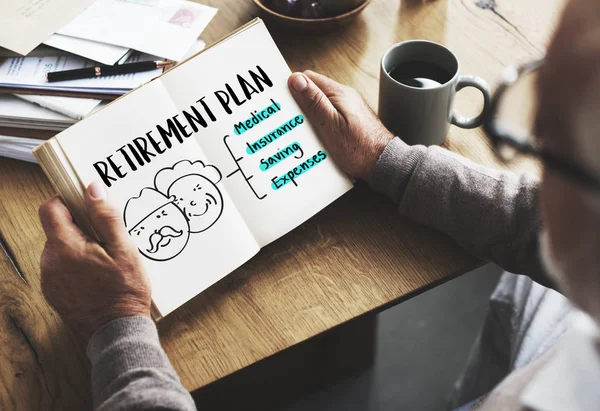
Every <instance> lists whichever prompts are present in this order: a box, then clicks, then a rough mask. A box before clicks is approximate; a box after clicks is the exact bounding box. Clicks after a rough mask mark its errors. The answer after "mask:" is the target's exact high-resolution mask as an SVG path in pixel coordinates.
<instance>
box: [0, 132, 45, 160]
mask: <svg viewBox="0 0 600 411" xmlns="http://www.w3.org/2000/svg"><path fill="white" fill-rule="evenodd" d="M43 143H45V140H39V139H36V138H24V137H10V136H0V157H6V158H13V159H15V160H21V161H27V162H30V163H37V160H36V159H35V157H34V156H33V154H32V152H33V149H34V148H36V147H37V146H39V145H40V144H43Z"/></svg>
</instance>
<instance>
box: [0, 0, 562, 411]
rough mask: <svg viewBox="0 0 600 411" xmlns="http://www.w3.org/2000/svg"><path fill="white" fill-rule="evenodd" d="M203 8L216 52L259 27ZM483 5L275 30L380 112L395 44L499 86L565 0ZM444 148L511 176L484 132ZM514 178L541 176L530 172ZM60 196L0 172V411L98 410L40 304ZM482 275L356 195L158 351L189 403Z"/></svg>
mask: <svg viewBox="0 0 600 411" xmlns="http://www.w3.org/2000/svg"><path fill="white" fill-rule="evenodd" d="M202 3H204V4H209V5H212V6H215V7H218V8H219V13H218V14H217V16H216V17H215V19H214V20H213V21H212V22H211V24H210V25H209V27H208V28H207V30H206V31H205V33H203V34H202V36H201V38H203V39H204V40H206V42H207V43H208V44H210V43H212V42H213V41H215V40H217V39H219V38H220V37H222V36H224V35H225V34H227V33H228V32H230V31H231V30H233V29H235V28H236V27H238V26H239V25H241V24H243V23H245V22H247V21H248V20H250V19H251V18H253V17H255V16H256V15H259V13H258V9H257V8H256V6H255V5H254V4H253V2H252V1H251V0H243V1H242V0H223V1H217V0H209V1H202ZM486 3H487V4H491V3H493V2H491V1H488V2H486V1H479V2H478V3H476V1H475V0H437V1H432V2H431V1H421V0H401V1H399V0H375V1H373V2H372V4H371V5H369V6H368V7H367V8H366V9H365V11H364V12H363V13H362V15H361V16H360V17H359V18H358V19H357V20H356V21H355V22H354V23H353V24H351V25H350V26H347V27H344V28H341V29H338V30H336V31H332V32H329V33H322V34H311V35H310V36H307V35H305V34H302V33H294V32H290V31H289V30H283V29H279V28H278V29H273V30H272V34H273V37H274V38H275V41H276V42H277V44H278V46H279V47H280V49H281V51H282V53H283V55H284V57H285V58H286V60H287V61H288V63H289V64H290V66H291V68H292V69H293V70H303V69H312V70H315V71H319V72H321V73H323V74H326V75H329V76H331V77H333V78H335V79H336V80H338V81H340V82H344V83H347V84H350V85H352V86H353V87H355V88H357V89H358V90H359V91H360V92H361V93H362V94H363V95H364V96H365V98H366V100H367V101H368V102H369V104H370V105H371V106H372V107H373V108H376V105H377V93H378V91H377V88H378V76H379V61H380V58H381V56H382V55H383V53H384V52H385V50H386V49H387V48H389V47H390V46H391V45H392V44H394V43H396V42H399V41H402V40H407V39H415V38H424V39H429V40H433V41H437V42H441V43H444V44H446V45H448V46H449V47H450V48H451V49H452V50H453V51H454V52H455V53H456V54H457V56H458V57H459V59H460V61H461V72H462V73H463V74H475V75H479V76H482V77H484V78H486V79H488V80H489V81H490V82H492V83H493V82H494V80H495V79H496V78H497V76H498V73H499V71H500V70H501V69H502V68H503V66H505V65H507V64H511V63H515V62H520V61H523V60H526V59H528V58H530V57H532V56H537V55H539V54H541V53H542V52H543V50H544V47H545V44H546V43H547V40H548V38H549V36H550V35H551V32H552V27H553V26H554V24H555V22H556V19H557V17H558V13H559V11H560V9H561V8H562V6H563V4H564V1H563V0H530V1H528V2H522V1H519V0H498V1H497V2H496V3H497V7H496V8H495V9H486V8H483V7H482V6H483V5H484V4H486ZM478 4H479V5H478ZM256 52H257V53H260V46H259V45H257V46H256ZM480 104H481V103H480V96H479V95H478V94H477V92H474V91H470V90H467V91H463V92H460V93H459V95H458V97H457V101H456V109H457V110H458V111H460V112H461V113H463V114H475V113H476V112H477V110H478V109H479V107H480ZM446 146H447V147H448V148H449V149H451V150H453V151H455V152H458V153H461V154H463V155H465V156H467V157H469V158H471V159H473V160H475V161H477V162H479V163H482V164H486V165H489V166H493V167H502V165H501V164H499V163H498V162H497V161H496V160H495V159H494V157H493V155H492V153H491V151H490V148H489V144H488V142H487V141H486V139H485V138H484V136H483V134H482V132H481V131H480V130H475V131H466V130H461V129H458V128H455V127H452V129H451V132H450V135H449V139H448V141H447V143H446ZM512 167H514V169H515V170H516V171H524V170H527V171H533V172H536V171H537V170H536V166H535V165H534V164H532V163H530V162H527V161H523V162H520V163H517V164H514V165H513V166H512ZM52 195H53V192H52V189H51V187H50V185H49V183H48V181H47V180H46V178H45V177H44V175H43V174H42V172H41V170H40V169H39V167H38V166H37V165H32V164H26V163H22V162H17V161H12V160H7V159H0V238H1V240H2V244H3V248H4V250H3V251H0V280H1V282H0V310H1V317H0V341H1V343H2V347H1V348H0V350H1V351H0V353H1V354H0V409H2V410H12V409H16V410H27V409H32V410H45V409H87V408H89V407H90V403H91V400H90V392H89V365H88V363H87V359H86V357H85V351H84V349H85V347H83V345H82V344H81V342H80V341H78V340H77V339H76V338H75V337H74V335H73V334H72V333H71V331H70V330H69V329H67V328H66V327H65V326H64V324H63V323H62V321H61V320H60V318H59V317H58V316H57V315H56V313H55V312H54V311H52V309H51V308H50V307H49V305H48V304H47V303H46V302H45V300H44V298H43V296H42V294H41V291H40V281H39V280H40V278H39V256H40V254H41V252H42V249H43V244H44V235H43V232H42V229H41V226H40V223H39V221H38V215H37V209H38V207H39V205H40V204H41V203H42V202H43V201H44V200H45V199H47V198H49V197H50V196H52ZM223 258H227V254H226V249H225V248H224V250H223ZM478 264H479V262H478V261H476V260H475V259H474V258H472V257H470V256H468V255H466V254H465V253H464V252H462V251H461V250H460V249H459V248H458V246H457V245H455V244H454V243H453V242H452V241H450V240H449V239H448V238H447V237H446V236H444V235H443V234H441V233H438V232H435V231H433V230H430V229H427V228H425V227H421V226H418V225H417V224H415V223H412V222H410V221H407V220H405V219H403V218H400V217H398V216H397V214H396V211H395V208H394V206H393V205H392V204H391V203H390V202H389V201H387V200H386V199H385V198H383V197H381V196H378V195H374V194H373V193H371V192H370V191H369V189H368V188H367V187H365V186H364V185H362V184H359V185H358V186H357V188H356V189H355V190H353V191H351V192H350V193H348V194H347V195H345V196H344V197H343V198H342V199H340V200H338V201H337V202H336V203H334V204H333V205H332V206H330V207H329V208H327V209H326V210H324V211H323V212H321V213H320V214H319V215H317V216H316V217H315V218H313V219H311V220H310V221H308V222H307V223H305V224H303V225H302V226H301V227H299V228H297V229H296V230H294V231H293V232H292V233H290V234H289V235H287V236H285V237H284V238H283V239H281V240H279V241H277V242H275V243H274V244H271V245H270V246H268V247H266V248H265V249H263V250H262V251H261V252H260V254H259V255H258V256H257V257H256V258H254V259H253V260H251V261H250V262H249V263H248V264H246V265H244V266H243V267H242V268H240V269H238V270H237V271H235V272H234V273H232V274H231V275H229V276H228V277H226V278H225V279H223V280H222V281H220V282H219V283H217V284H216V285H215V286H213V287H211V288H210V289H209V290H207V291H206V292H204V293H202V294H201V295H200V296H198V297H196V298H194V299H193V300H192V301H190V302H189V303H188V304H186V305H184V306H183V307H182V308H181V309H179V310H177V311H176V312H175V313H174V314H172V315H170V316H169V317H167V318H166V319H164V320H163V321H161V323H160V324H159V331H160V335H161V340H162V343H163V345H164V347H165V350H166V352H167V354H168V355H169V358H170V359H171V361H172V362H173V364H174V366H175V368H176V369H177V371H178V372H179V375H180V377H181V380H182V382H183V384H184V385H185V386H186V387H187V388H188V389H190V390H194V389H196V388H199V387H202V386H205V385H207V384H208V383H210V382H213V381H215V380H217V379H219V378H221V377H223V376H226V375H228V374H230V373H232V372H234V371H236V370H239V369H241V368H243V367H246V366H248V365H250V364H252V363H255V362H256V361H258V360H260V359H263V358H265V357H268V356H271V355H273V354H275V353H277V352H279V351H281V350H283V349H285V348H287V347H290V346H292V345H295V344H297V343H299V342H301V341H303V340H306V339H308V338H310V337H312V336H315V335H317V334H319V333H322V332H324V331H326V330H328V329H330V328H332V327H334V326H336V325H339V324H342V323H345V322H347V321H349V320H351V319H353V318H355V317H357V316H360V315H362V314H364V313H367V312H372V311H374V310H380V309H382V308H385V307H387V306H389V305H391V304H394V303H397V302H398V301H401V300H403V299H406V298H409V297H411V296H413V295H415V294H417V293H419V292H422V291H423V290H424V289H426V288H428V287H432V286H434V285H436V284H439V283H440V282H443V281H445V280H448V279H450V278H453V277H454V276H457V275H460V274H462V273H464V272H466V271H468V270H470V269H472V268H474V267H475V266H476V265H478ZM82 275H85V273H82ZM199 275H201V273H199Z"/></svg>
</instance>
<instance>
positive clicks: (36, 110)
mask: <svg viewBox="0 0 600 411" xmlns="http://www.w3.org/2000/svg"><path fill="white" fill-rule="evenodd" d="M75 122H76V120H75V119H73V118H71V117H67V116H65V115H62V114H59V113H57V112H55V111H52V110H48V109H46V108H43V107H40V106H38V105H36V104H33V103H29V102H27V101H24V100H21V99H19V98H17V97H15V96H13V95H11V94H0V127H11V128H31V129H36V130H53V131H62V130H64V129H66V128H67V127H69V126H71V125H73V124H74V123H75Z"/></svg>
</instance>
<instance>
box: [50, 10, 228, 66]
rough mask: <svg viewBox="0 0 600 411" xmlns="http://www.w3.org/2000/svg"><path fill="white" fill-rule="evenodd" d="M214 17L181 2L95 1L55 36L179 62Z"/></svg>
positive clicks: (215, 11) (206, 11) (212, 11)
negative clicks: (125, 48)
mask: <svg viewBox="0 0 600 411" xmlns="http://www.w3.org/2000/svg"><path fill="white" fill-rule="evenodd" d="M216 13H217V9H215V8H213V7H208V6H203V5H201V4H196V3H192V2H190V1H181V0H96V2H94V3H93V4H92V5H91V6H90V7H89V8H88V9H86V10H85V11H84V12H83V13H81V14H80V15H79V16H77V18H75V19H73V20H72V21H71V22H69V23H68V24H67V25H65V26H64V27H63V28H61V29H60V30H59V31H58V33H59V34H63V35H67V36H72V37H79V38H83V39H88V40H94V41H99V42H102V43H108V44H115V45H118V46H123V47H128V48H132V49H134V50H139V51H143V52H145V53H149V54H153V55H155V56H161V57H164V58H168V59H171V60H175V61H181V59H182V57H183V56H184V55H185V53H186V52H187V51H188V50H189V48H190V47H191V46H192V44H193V43H194V41H195V40H196V39H197V38H198V36H199V35H200V33H202V31H203V30H204V29H205V28H206V26H207V25H208V23H209V22H210V21H211V20H212V18H213V17H214V15H215V14H216Z"/></svg>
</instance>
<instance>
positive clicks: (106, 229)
mask: <svg viewBox="0 0 600 411" xmlns="http://www.w3.org/2000/svg"><path fill="white" fill-rule="evenodd" d="M85 204H86V206H87V210H88V215H89V217H90V222H91V223H92V226H93V227H94V231H96V233H97V234H98V235H99V236H100V237H101V240H102V243H104V244H108V245H116V244H119V243H121V242H122V241H124V240H126V239H127V235H128V234H127V230H126V229H125V224H124V223H123V219H122V217H121V213H119V210H117V208H116V207H115V206H114V205H113V204H112V203H111V202H110V201H109V199H108V192H107V191H106V187H104V184H102V183H101V182H100V181H96V182H93V183H92V184H90V185H89V186H88V188H87V190H86V191H85Z"/></svg>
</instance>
